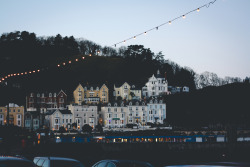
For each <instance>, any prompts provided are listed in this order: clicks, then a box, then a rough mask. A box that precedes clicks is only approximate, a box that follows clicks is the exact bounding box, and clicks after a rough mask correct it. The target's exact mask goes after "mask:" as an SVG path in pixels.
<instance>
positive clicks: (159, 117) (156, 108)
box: [147, 99, 166, 124]
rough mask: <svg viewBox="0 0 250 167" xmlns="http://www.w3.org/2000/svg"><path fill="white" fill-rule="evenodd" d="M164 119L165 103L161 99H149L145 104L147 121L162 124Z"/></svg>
mask: <svg viewBox="0 0 250 167" xmlns="http://www.w3.org/2000/svg"><path fill="white" fill-rule="evenodd" d="M164 119H166V104H165V103H163V101H162V100H158V99H151V100H150V101H149V102H148V104H147V122H151V123H160V124H163V120H164Z"/></svg>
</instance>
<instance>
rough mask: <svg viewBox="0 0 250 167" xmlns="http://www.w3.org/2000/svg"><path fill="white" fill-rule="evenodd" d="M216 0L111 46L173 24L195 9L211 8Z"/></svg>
mask: <svg viewBox="0 0 250 167" xmlns="http://www.w3.org/2000/svg"><path fill="white" fill-rule="evenodd" d="M216 1H217V0H213V1H211V2H209V3H207V4H205V5H202V6H200V7H198V8H195V9H194V10H191V11H189V12H187V13H185V14H183V15H180V16H178V17H176V18H174V19H172V20H169V21H167V22H165V23H162V24H160V25H158V26H155V27H153V28H151V29H149V30H146V31H143V32H142V33H139V34H137V35H133V36H132V37H130V38H128V39H125V40H123V41H121V42H117V43H115V44H113V45H111V46H114V47H116V46H117V45H119V44H121V43H124V41H128V40H131V39H135V37H138V36H140V35H143V34H147V33H148V32H150V31H153V30H158V29H159V27H162V26H164V25H165V24H171V23H172V22H174V21H176V20H177V19H180V18H185V17H186V16H187V15H188V14H190V13H192V12H195V11H197V12H199V11H200V9H202V8H204V7H207V8H209V7H210V5H211V4H214V3H215V2H216Z"/></svg>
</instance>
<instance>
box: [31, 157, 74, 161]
mask: <svg viewBox="0 0 250 167" xmlns="http://www.w3.org/2000/svg"><path fill="white" fill-rule="evenodd" d="M35 158H36V159H50V160H62V161H75V162H79V161H78V160H75V159H71V158H64V157H35ZM35 158H34V159H35Z"/></svg>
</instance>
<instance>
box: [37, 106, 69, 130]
mask: <svg viewBox="0 0 250 167" xmlns="http://www.w3.org/2000/svg"><path fill="white" fill-rule="evenodd" d="M45 120H46V122H47V126H49V127H50V129H51V130H59V128H60V127H61V126H63V127H65V128H67V129H70V128H71V124H72V123H73V121H72V120H73V116H72V113H71V112H70V111H69V110H61V111H60V110H59V109H56V110H55V111H52V112H51V114H48V115H46V116H45ZM36 121H39V120H36V119H34V120H33V124H35V125H36V124H39V123H37V122H36Z"/></svg>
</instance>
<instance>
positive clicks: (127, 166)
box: [92, 160, 153, 167]
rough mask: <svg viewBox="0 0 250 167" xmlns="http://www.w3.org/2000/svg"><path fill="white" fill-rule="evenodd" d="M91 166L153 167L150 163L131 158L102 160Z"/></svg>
mask: <svg viewBox="0 0 250 167" xmlns="http://www.w3.org/2000/svg"><path fill="white" fill-rule="evenodd" d="M92 167H153V165H151V164H150V163H147V162H141V161H133V160H102V161H99V162H97V163H95V164H94V165H93V166H92Z"/></svg>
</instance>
